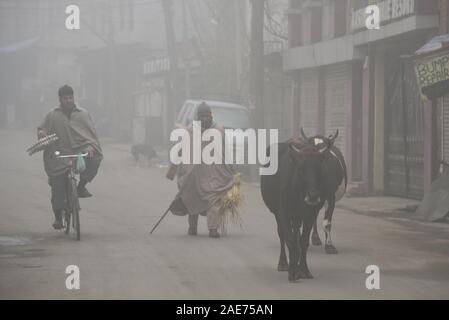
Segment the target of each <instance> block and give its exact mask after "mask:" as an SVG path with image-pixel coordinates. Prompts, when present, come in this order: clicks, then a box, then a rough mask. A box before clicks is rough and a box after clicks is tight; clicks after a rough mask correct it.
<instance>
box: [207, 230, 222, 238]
mask: <svg viewBox="0 0 449 320" xmlns="http://www.w3.org/2000/svg"><path fill="white" fill-rule="evenodd" d="M209 237H210V238H220V234H219V233H218V231H217V229H210V230H209Z"/></svg>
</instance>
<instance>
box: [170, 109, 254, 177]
mask: <svg viewBox="0 0 449 320" xmlns="http://www.w3.org/2000/svg"><path fill="white" fill-rule="evenodd" d="M203 102H205V103H206V104H207V105H209V106H210V109H211V111H212V116H213V118H214V121H215V122H217V124H218V125H220V126H221V127H222V128H224V129H241V130H243V131H244V130H246V129H249V128H250V115H249V111H248V109H247V108H246V107H244V106H242V105H239V104H235V103H229V102H222V101H214V100H187V101H185V102H184V104H183V106H182V108H181V111H180V112H179V114H178V117H177V119H176V123H175V125H176V127H178V128H185V127H187V126H189V125H190V124H191V123H192V122H193V120H195V118H196V114H197V110H198V107H199V105H200V104H201V103H203ZM240 135H241V134H240ZM227 138H229V137H227ZM233 139H234V141H233V145H234V157H236V155H238V154H240V155H243V156H244V158H243V159H242V161H243V162H245V163H246V159H247V158H248V157H247V155H246V151H247V150H248V149H247V148H246V146H247V143H248V142H247V140H246V139H243V137H239V133H238V132H237V133H234V137H233ZM239 170H240V171H244V172H246V171H247V169H245V166H242V167H240V166H239Z"/></svg>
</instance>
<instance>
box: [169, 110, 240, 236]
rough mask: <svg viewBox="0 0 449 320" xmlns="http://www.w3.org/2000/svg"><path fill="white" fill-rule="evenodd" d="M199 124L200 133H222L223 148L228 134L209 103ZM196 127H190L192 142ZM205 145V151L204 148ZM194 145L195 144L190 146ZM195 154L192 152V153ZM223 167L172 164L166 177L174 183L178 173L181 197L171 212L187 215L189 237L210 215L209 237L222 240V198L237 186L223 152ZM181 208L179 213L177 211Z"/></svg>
mask: <svg viewBox="0 0 449 320" xmlns="http://www.w3.org/2000/svg"><path fill="white" fill-rule="evenodd" d="M196 119H197V121H201V132H202V133H203V132H204V131H205V130H207V129H216V130H218V131H219V132H220V133H221V136H222V139H223V143H222V145H223V146H224V145H225V143H224V140H225V138H224V137H225V133H224V130H223V128H221V127H220V126H219V125H218V124H217V123H216V122H214V121H213V117H212V111H211V109H210V107H209V106H208V105H207V104H206V103H204V102H203V103H202V104H201V105H200V106H199V107H198V110H197V116H196ZM192 131H193V125H191V126H189V127H188V128H187V132H189V134H190V137H191V139H193V134H192ZM205 144H206V143H205V142H202V148H201V150H202V149H203V148H204V146H205ZM190 145H191V146H193V141H192V142H191V144H190ZM190 154H192V153H190ZM222 158H223V161H222V164H204V163H201V164H181V165H179V166H175V165H173V164H172V165H171V166H170V169H169V171H168V173H167V178H168V179H170V180H173V179H174V177H175V174H176V172H177V173H178V187H179V194H178V198H177V200H175V202H174V205H172V207H171V211H172V212H173V213H174V214H176V215H186V214H187V215H188V222H189V229H188V234H189V235H191V236H195V235H196V234H197V225H198V216H199V215H200V214H201V215H206V216H207V226H208V229H209V237H211V238H219V237H220V234H219V232H218V228H219V226H220V223H221V222H222V221H221V219H222V217H221V213H220V208H221V206H222V197H223V196H224V194H225V193H226V192H227V191H228V190H229V189H230V188H232V186H233V185H234V175H235V173H236V172H235V171H234V168H233V167H232V166H231V165H228V164H225V161H224V152H222ZM177 209H179V210H177Z"/></svg>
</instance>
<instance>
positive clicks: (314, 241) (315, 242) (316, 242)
mask: <svg viewBox="0 0 449 320" xmlns="http://www.w3.org/2000/svg"><path fill="white" fill-rule="evenodd" d="M312 245H314V246H316V247H318V246H322V245H323V243H322V242H321V239H320V237H319V236H318V235H316V236H314V235H312Z"/></svg>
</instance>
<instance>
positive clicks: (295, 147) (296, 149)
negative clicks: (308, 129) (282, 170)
mask: <svg viewBox="0 0 449 320" xmlns="http://www.w3.org/2000/svg"><path fill="white" fill-rule="evenodd" d="M290 147H291V148H292V149H293V151H295V152H296V153H298V154H299V153H301V150H300V149H299V148H298V147H297V146H295V144H294V143H291V144H290Z"/></svg>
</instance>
